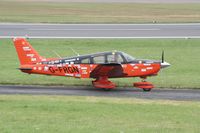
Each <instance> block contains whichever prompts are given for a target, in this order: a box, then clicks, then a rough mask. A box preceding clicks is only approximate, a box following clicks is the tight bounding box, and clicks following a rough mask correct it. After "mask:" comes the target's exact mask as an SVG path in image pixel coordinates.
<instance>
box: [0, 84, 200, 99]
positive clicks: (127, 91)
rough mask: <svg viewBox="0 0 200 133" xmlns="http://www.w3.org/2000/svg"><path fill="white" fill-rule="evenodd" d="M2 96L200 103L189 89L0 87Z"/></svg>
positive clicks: (197, 94)
mask: <svg viewBox="0 0 200 133" xmlns="http://www.w3.org/2000/svg"><path fill="white" fill-rule="evenodd" d="M0 94H1V95H2V94H31V95H74V96H103V97H128V98H140V99H166V100H184V101H200V90H195V89H188V90H178V89H154V90H152V91H151V92H143V91H142V90H140V89H136V88H116V89H115V90H112V91H104V90H102V89H95V88H92V87H47V86H46V87H44V86H43V87H41V86H3V85H1V86H0Z"/></svg>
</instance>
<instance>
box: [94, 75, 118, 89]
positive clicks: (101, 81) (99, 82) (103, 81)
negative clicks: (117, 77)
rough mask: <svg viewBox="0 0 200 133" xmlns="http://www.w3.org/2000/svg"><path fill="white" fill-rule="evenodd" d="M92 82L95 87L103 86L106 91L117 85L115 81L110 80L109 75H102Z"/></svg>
mask: <svg viewBox="0 0 200 133" xmlns="http://www.w3.org/2000/svg"><path fill="white" fill-rule="evenodd" d="M92 84H93V86H94V87H95V88H102V89H104V90H106V91H109V90H111V89H114V88H115V87H116V85H115V83H113V82H111V81H109V80H108V77H107V76H102V77H99V78H97V79H96V80H94V81H92Z"/></svg>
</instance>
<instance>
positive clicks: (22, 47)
mask: <svg viewBox="0 0 200 133" xmlns="http://www.w3.org/2000/svg"><path fill="white" fill-rule="evenodd" d="M13 42H14V45H15V48H16V51H17V54H18V58H19V61H20V64H21V65H27V64H35V63H37V62H41V61H43V60H45V58H43V57H41V56H40V55H39V54H38V53H37V51H36V50H34V49H33V47H32V46H31V45H30V44H29V42H28V41H27V40H26V39H24V38H14V39H13Z"/></svg>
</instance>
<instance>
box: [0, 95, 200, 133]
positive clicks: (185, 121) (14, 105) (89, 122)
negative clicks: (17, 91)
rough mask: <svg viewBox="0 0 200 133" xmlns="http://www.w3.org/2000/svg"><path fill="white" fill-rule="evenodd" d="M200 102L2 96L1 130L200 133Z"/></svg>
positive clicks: (3, 132)
mask: <svg viewBox="0 0 200 133" xmlns="http://www.w3.org/2000/svg"><path fill="white" fill-rule="evenodd" d="M199 110H200V104H199V102H178V101H150V100H137V99H125V98H121V99H120V98H103V97H99V98H97V97H72V96H69V97H65V96H17V95H16V96H15V95H12V96H9V95H7V96H4V95H1V96H0V131H1V133H12V132H14V133H35V132H37V133H55V132H59V133H66V132H67V133H68V132H81V133H94V132H95V133H132V132H139V133H155V132H156V133H157V132H158V133H169V132H170V133H172V132H174V133H188V132H189V133H198V132H199V130H200V127H199V123H200V111H199Z"/></svg>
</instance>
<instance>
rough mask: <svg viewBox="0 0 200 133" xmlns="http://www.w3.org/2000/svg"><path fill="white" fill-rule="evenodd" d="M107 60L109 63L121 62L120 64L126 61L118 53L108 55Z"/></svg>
mask: <svg viewBox="0 0 200 133" xmlns="http://www.w3.org/2000/svg"><path fill="white" fill-rule="evenodd" d="M107 61H108V63H119V64H121V63H123V62H124V60H123V58H122V57H121V55H119V54H118V53H113V54H111V55H107Z"/></svg>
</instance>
